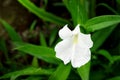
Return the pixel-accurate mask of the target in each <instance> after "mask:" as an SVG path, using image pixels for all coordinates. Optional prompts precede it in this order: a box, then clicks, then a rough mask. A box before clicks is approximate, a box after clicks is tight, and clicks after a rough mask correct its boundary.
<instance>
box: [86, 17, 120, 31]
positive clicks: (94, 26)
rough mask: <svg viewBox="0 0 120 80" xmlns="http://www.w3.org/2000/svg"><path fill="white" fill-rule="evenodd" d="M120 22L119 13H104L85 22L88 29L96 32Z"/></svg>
mask: <svg viewBox="0 0 120 80" xmlns="http://www.w3.org/2000/svg"><path fill="white" fill-rule="evenodd" d="M119 22H120V16H119V15H103V16H98V17H94V18H92V19H89V20H88V21H87V22H86V24H85V28H86V29H87V31H90V32H94V31H96V30H100V29H103V28H107V27H109V26H111V25H114V24H117V23H119Z"/></svg>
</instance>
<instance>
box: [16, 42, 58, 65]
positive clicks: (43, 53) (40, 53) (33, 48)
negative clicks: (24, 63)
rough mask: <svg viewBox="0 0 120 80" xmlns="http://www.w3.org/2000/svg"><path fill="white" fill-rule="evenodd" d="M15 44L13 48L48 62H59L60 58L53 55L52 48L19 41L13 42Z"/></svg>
mask: <svg viewBox="0 0 120 80" xmlns="http://www.w3.org/2000/svg"><path fill="white" fill-rule="evenodd" d="M14 45H15V46H16V47H15V49H16V50H19V51H22V52H25V53H27V54H30V55H32V56H35V57H37V58H39V59H41V60H44V61H46V62H48V63H53V64H59V63H60V60H58V59H57V58H56V57H55V52H54V50H53V49H51V48H48V47H44V46H37V45H32V44H28V43H21V42H14Z"/></svg>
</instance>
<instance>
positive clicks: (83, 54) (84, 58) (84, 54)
mask: <svg viewBox="0 0 120 80" xmlns="http://www.w3.org/2000/svg"><path fill="white" fill-rule="evenodd" d="M90 58H91V52H90V50H89V49H87V48H83V47H80V46H79V45H77V46H75V48H74V54H73V56H72V60H71V63H72V66H73V67H74V68H78V67H81V66H82V65H85V64H86V63H87V62H88V61H89V60H90Z"/></svg>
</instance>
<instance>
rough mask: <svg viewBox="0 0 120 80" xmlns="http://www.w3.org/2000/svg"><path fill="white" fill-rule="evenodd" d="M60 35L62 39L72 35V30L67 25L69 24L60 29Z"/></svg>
mask: <svg viewBox="0 0 120 80" xmlns="http://www.w3.org/2000/svg"><path fill="white" fill-rule="evenodd" d="M59 36H60V38H61V39H65V38H68V37H70V36H72V31H71V30H70V29H69V28H68V27H67V24H66V25H65V26H64V27H63V28H62V29H60V31H59Z"/></svg>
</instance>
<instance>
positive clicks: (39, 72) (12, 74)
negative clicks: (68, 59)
mask: <svg viewBox="0 0 120 80" xmlns="http://www.w3.org/2000/svg"><path fill="white" fill-rule="evenodd" d="M52 73H53V71H52V70H49V69H48V70H46V69H42V68H35V67H29V68H26V69H23V70H19V71H15V72H10V73H7V74H5V75H3V76H1V77H0V79H5V78H10V77H11V80H15V79H16V78H17V77H19V76H23V75H50V74H52Z"/></svg>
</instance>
